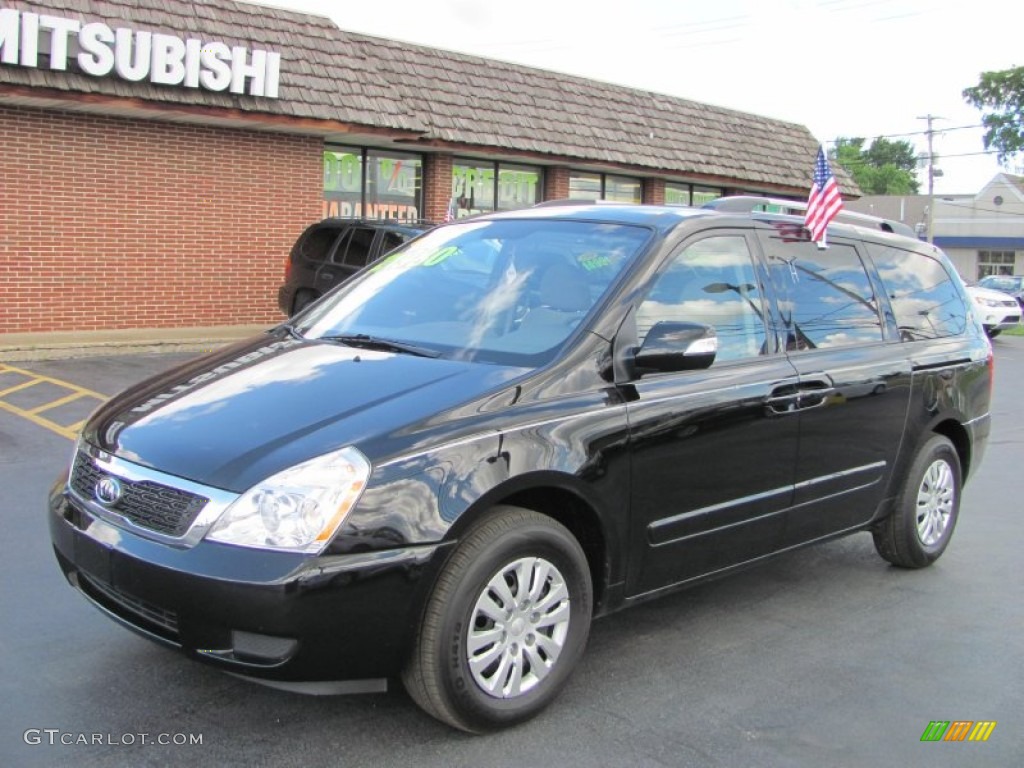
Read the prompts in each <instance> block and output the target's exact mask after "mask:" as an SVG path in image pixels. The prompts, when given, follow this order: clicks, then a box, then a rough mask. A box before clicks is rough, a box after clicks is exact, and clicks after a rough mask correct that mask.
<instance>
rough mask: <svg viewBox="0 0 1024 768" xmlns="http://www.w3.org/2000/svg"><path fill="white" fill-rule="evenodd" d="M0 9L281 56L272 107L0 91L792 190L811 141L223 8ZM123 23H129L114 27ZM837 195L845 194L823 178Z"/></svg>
mask: <svg viewBox="0 0 1024 768" xmlns="http://www.w3.org/2000/svg"><path fill="white" fill-rule="evenodd" d="M5 5H6V6H7V7H13V8H17V9H19V10H32V11H41V10H44V9H45V10H47V11H49V12H50V13H55V14H58V15H63V16H69V17H73V18H81V19H88V20H90V21H104V22H106V23H108V24H110V25H111V26H126V25H127V26H131V27H132V28H135V29H150V30H152V31H158V30H159V31H165V32H166V31H174V32H175V33H178V34H182V35H184V34H186V33H188V32H191V33H192V34H193V35H199V36H202V37H203V38H204V40H205V41H210V40H223V41H224V42H226V43H228V44H229V45H244V46H246V47H249V48H265V49H267V50H272V51H274V50H276V51H278V52H280V53H281V54H282V59H281V78H280V98H277V99H271V98H260V97H253V96H248V95H234V94H230V93H227V92H212V91H205V90H196V89H185V88H175V87H167V86H160V85H152V84H149V83H130V82H125V81H122V80H118V79H116V78H100V79H97V78H93V77H89V76H87V75H84V74H78V73H74V72H51V71H49V70H46V69H38V70H29V69H24V68H21V67H15V66H2V65H0V84H3V83H9V84H17V85H31V86H43V87H48V88H52V89H58V90H63V91H71V92H85V93H100V94H105V95H109V96H122V97H131V98H136V99H143V100H148V101H154V102H162V103H170V104H179V105H184V104H199V105H203V106H208V107H226V108H232V109H235V110H239V111H242V112H263V113H270V114H277V115H289V116H294V117H302V118H315V119H321V120H332V121H337V122H342V123H349V124H355V125H359V126H369V127H374V128H381V129H389V130H397V131H407V132H412V133H414V134H416V135H417V136H418V137H419V140H420V141H422V142H425V143H430V142H445V143H451V144H458V145H469V146H477V147H481V148H490V149H495V150H503V149H504V150H512V151H515V152H524V153H529V154H534V155H551V156H553V157H557V158H571V159H575V160H577V161H578V162H582V163H586V162H591V163H610V164H616V165H629V166H634V167H638V168H650V169H652V170H659V171H669V172H675V173H679V174H687V175H695V176H709V177H722V178H724V179H731V180H737V181H743V182H746V183H748V184H750V185H757V184H765V185H779V186H786V187H793V188H798V189H805V188H807V187H809V186H810V172H811V169H812V166H813V161H814V155H815V152H816V151H817V141H816V140H815V139H814V138H813V136H812V135H811V133H810V131H808V130H807V129H806V128H805V127H803V126H801V125H796V124H794V123H789V122H785V121H781V120H775V119H770V118H766V117H760V116H757V115H752V114H748V113H744V112H738V111H735V110H730V109H725V108H722V107H716V106H710V105H707V104H700V103H697V102H693V101H688V100H686V99H681V98H677V97H673V96H666V95H664V94H658V93H653V92H650V91H643V90H638V89H634V88H627V87H624V86H619V85H612V84H608V83H602V82H597V81H593V80H587V79H585V78H581V77H574V76H570V75H564V74H558V73H554V72H548V71H544V70H539V69H533V68H530V67H525V66H521V65H517V64H510V63H506V62H501V61H494V60H490V59H484V58H481V57H477V56H469V55H465V54H460V53H453V52H450V51H442V50H437V49H432V48H426V47H422V46H417V45H410V44H407V43H400V42H396V41H392V40H385V39H382V38H376V37H369V36H366V35H360V34H355V33H351V32H345V31H342V30H339V29H338V28H337V27H336V26H335V25H334V23H333V22H332V21H330V20H329V19H327V18H324V17H320V16H313V15H307V14H300V13H295V12H292V11H286V10H281V9H277V8H271V7H265V6H256V5H249V4H246V3H238V2H232V1H231V0H217V1H211V0H193V1H189V0H49V2H47V3H46V4H45V5H41V4H39V3H30V2H21V1H20V0H13V1H12V0H7V1H6V2H5ZM125 19H128V20H129V21H128V22H127V24H126V22H125ZM835 170H836V175H837V178H838V180H839V182H840V185H841V186H842V187H843V189H844V191H846V192H854V193H855V190H856V187H855V185H854V184H853V182H852V180H850V179H849V177H848V176H847V174H846V173H845V172H844V171H843V170H842V169H838V168H837V169H835Z"/></svg>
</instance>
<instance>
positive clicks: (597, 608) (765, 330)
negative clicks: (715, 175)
mask: <svg viewBox="0 0 1024 768" xmlns="http://www.w3.org/2000/svg"><path fill="white" fill-rule="evenodd" d="M828 239H829V244H830V245H829V248H828V250H819V249H818V248H817V247H816V246H815V245H814V244H813V243H810V242H809V241H808V240H807V235H806V232H805V231H804V230H803V229H802V227H801V225H800V222H799V220H798V219H795V218H793V217H791V216H782V215H775V214H757V213H754V214H735V213H734V214H727V213H719V212H714V211H706V210H695V209H669V208H657V207H647V206H586V205H584V206H573V207H552V208H545V207H538V208H535V209H530V210H528V211H520V212H516V213H510V214H496V215H492V216H486V217H482V218H477V219H475V220H473V221H472V222H466V223H457V224H452V225H446V226H443V227H439V228H437V229H435V230H433V231H432V232H430V233H429V234H427V235H425V236H423V237H422V238H420V239H418V240H417V241H415V242H414V243H412V244H410V245H409V246H407V247H406V248H405V249H403V250H401V251H399V252H398V253H396V254H395V255H394V256H392V257H390V258H389V259H386V260H384V261H382V262H380V263H379V264H377V265H374V266H371V267H369V268H367V269H366V270H364V271H363V272H362V273H361V274H360V275H359V276H357V277H356V278H355V279H353V280H351V281H349V282H348V283H346V285H345V286H343V287H342V288H340V289H339V290H338V291H337V292H335V293H334V294H333V295H332V296H331V297H329V298H327V299H325V300H324V301H322V302H318V303H317V304H315V305H313V306H312V307H310V308H309V309H307V310H306V311H305V312H304V313H302V314H300V315H299V316H298V317H296V318H294V319H293V321H292V322H291V324H287V325H283V326H281V327H278V328H275V329H272V330H271V331H269V332H268V333H267V334H266V335H264V336H260V337H258V338H254V339H252V340H250V341H246V342H243V343H239V344H236V345H234V346H232V347H229V348H226V349H224V350H222V351H220V352H217V353H215V354H213V355H210V356H207V357H204V358H200V359H198V360H195V361H193V362H191V363H188V364H186V365H183V366H181V367H179V368H177V369H175V370H172V371H170V372H168V373H166V374H164V375H162V376H159V377H157V378H155V379H152V380H150V381H147V382H145V383H142V384H140V385H137V386H135V387H133V388H131V389H129V390H127V391H126V392H124V393H123V394H121V395H120V396H118V397H116V398H114V399H113V400H111V401H110V402H109V403H107V404H106V405H105V406H103V407H102V408H101V409H100V410H99V411H98V412H97V413H96V414H95V415H94V416H93V417H92V418H91V419H90V420H89V422H88V424H87V425H86V427H85V428H84V431H83V433H82V436H81V440H80V443H79V446H78V450H77V454H76V459H75V462H74V465H73V467H72V469H71V471H70V474H69V476H67V477H63V478H61V480H60V481H59V483H58V484H57V485H56V486H55V488H54V490H53V492H52V495H51V498H50V528H51V532H52V537H53V543H54V548H55V550H56V553H57V558H58V560H59V561H60V565H61V567H62V569H63V570H64V572H65V574H66V575H67V577H68V579H69V580H70V582H71V583H72V585H74V586H75V587H77V588H78V589H79V590H80V591H81V592H82V593H83V594H84V595H85V596H86V597H88V598H89V599H90V600H91V601H92V602H93V603H95V604H96V605H97V606H99V607H100V608H101V609H102V610H103V611H105V612H106V613H108V614H109V615H111V616H112V617H113V618H115V619H116V620H118V621H120V622H122V623H124V624H126V625H127V626H129V627H131V628H132V629H134V630H136V631H137V632H141V633H142V634H144V635H146V636H148V637H151V638H152V639H154V640H157V641H159V642H161V643H164V644H166V645H170V646H173V647H176V648H179V649H181V650H183V651H184V652H186V653H187V654H189V655H191V656H193V657H195V658H198V659H201V660H204V661H207V662H210V663H214V664H216V665H218V666H220V667H222V668H224V669H226V670H230V671H232V672H235V673H239V674H242V675H247V676H252V677H255V678H260V679H262V680H264V681H269V682H271V683H273V684H279V685H290V686H292V687H302V686H303V685H306V684H311V681H354V682H352V683H351V685H350V686H349V688H350V689H372V688H375V687H379V686H380V685H381V681H383V680H387V679H394V678H396V677H397V676H398V675H400V674H401V675H402V676H403V680H404V682H405V684H406V687H407V688H408V689H409V691H410V693H411V694H412V695H413V697H414V698H415V699H416V700H417V701H418V702H419V703H420V704H421V705H423V706H424V707H425V708H426V709H427V710H428V711H429V712H431V713H432V714H434V715H435V716H437V717H439V718H441V719H443V720H445V721H446V722H449V723H451V724H453V725H455V726H457V727H460V728H464V729H467V730H485V729H488V728H493V727H497V726H501V725H506V724H509V723H513V722H517V721H519V720H522V719H523V718H525V717H529V716H531V715H532V714H534V713H535V712H536V711H538V710H539V709H540V708H542V707H543V706H545V705H546V704H547V703H548V702H549V701H550V699H551V698H552V697H553V696H554V695H555V694H556V693H557V691H558V689H559V688H560V687H561V685H562V684H563V683H564V682H565V679H566V677H567V676H568V674H569V672H570V671H571V669H572V666H573V663H574V662H575V660H576V659H577V658H578V656H579V654H580V652H581V651H582V648H583V645H584V644H585V640H586V636H587V628H588V627H589V622H590V618H591V616H600V615H602V614H606V613H609V612H611V611H614V610H617V609H619V608H622V607H624V606H627V605H630V604H633V603H636V602H638V601H642V600H645V599H647V598H651V597H654V596H657V595H660V594H662V593H664V592H666V591H669V590H673V589H676V588H679V587H681V586H684V585H687V584H692V583H695V582H697V581H700V580H703V579H706V578H710V577H714V576H719V575H723V574H726V573H728V572H730V571H732V570H734V569H736V568H739V567H742V566H746V565H750V564H752V563H755V562H757V561H759V560H761V559H763V558H765V557H767V556H770V555H773V554H776V553H779V552H783V551H786V550H788V549H791V548H794V547H799V546H803V545H805V544H808V543H811V542H815V541H821V540H824V539H828V538H832V537H835V536H839V535H844V534H848V533H851V532H854V531H863V530H869V531H871V532H872V533H873V535H874V537H875V543H876V546H877V548H878V550H879V553H880V554H882V556H883V557H885V558H886V559H888V560H890V561H891V562H893V563H896V564H898V565H902V566H907V567H919V566H923V565H927V564H928V563H930V562H932V561H933V560H934V559H935V558H937V557H938V556H939V555H940V554H941V553H942V551H943V549H944V548H945V546H946V544H947V543H948V541H949V536H950V535H951V533H952V529H953V525H954V524H955V521H956V516H957V514H958V509H959V495H960V487H961V483H962V481H963V479H964V478H966V477H967V476H968V475H969V473H971V472H973V470H974V468H975V467H976V466H977V464H978V462H979V461H980V460H981V456H982V453H983V448H984V446H985V441H986V438H987V436H988V431H989V400H990V385H991V364H992V358H991V347H990V345H989V343H988V341H987V339H986V338H985V336H984V333H983V332H982V330H981V328H980V326H979V325H978V324H977V322H976V320H975V319H974V318H973V316H972V313H971V312H970V311H969V309H968V300H967V299H966V298H965V296H964V291H963V286H962V284H961V283H960V282H959V279H958V278H957V277H956V275H955V272H954V271H953V270H952V268H951V267H950V266H949V265H948V263H947V261H946V260H945V257H944V256H943V255H942V254H941V252H940V251H938V250H937V249H935V248H934V247H932V246H929V245H927V244H923V243H920V242H917V241H915V240H913V239H911V238H905V237H901V236H898V235H893V234H890V233H887V232H885V231H882V228H868V227H863V226H846V225H840V224H833V225H832V226H831V227H830V229H829V235H828ZM325 477H326V478H329V479H327V480H324V479H323V478H325ZM318 483H319V485H318ZM325 489H326V490H325ZM317 494H320V495H317ZM324 494H334V495H333V496H325V495H324ZM323 499H329V503H328V502H326V501H325V502H323V503H321V501H322V500H323ZM311 500H313V501H311ZM310 504H312V506H310ZM332 510H333V511H332ZM331 515H333V517H330V516H331ZM328 518H329V519H328ZM324 520H327V522H326V523H324V522H323V521H324Z"/></svg>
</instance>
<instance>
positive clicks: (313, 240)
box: [298, 227, 341, 262]
mask: <svg viewBox="0 0 1024 768" xmlns="http://www.w3.org/2000/svg"><path fill="white" fill-rule="evenodd" d="M340 232H341V230H340V229H338V228H336V227H315V228H313V229H311V230H309V231H307V232H306V234H305V235H303V237H302V240H301V241H300V242H299V245H298V254H299V255H300V256H301V257H302V258H303V259H306V260H307V261H316V262H320V261H327V260H328V259H329V258H330V257H331V251H332V249H333V246H334V244H335V242H337V240H338V235H339V234H340Z"/></svg>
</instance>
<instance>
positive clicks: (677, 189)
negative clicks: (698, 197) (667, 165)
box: [665, 182, 690, 205]
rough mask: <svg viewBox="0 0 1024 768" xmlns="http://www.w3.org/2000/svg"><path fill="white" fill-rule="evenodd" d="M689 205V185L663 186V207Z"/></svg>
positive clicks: (667, 184) (669, 184)
mask: <svg viewBox="0 0 1024 768" xmlns="http://www.w3.org/2000/svg"><path fill="white" fill-rule="evenodd" d="M689 204H690V185H689V184H674V183H672V182H667V183H666V184H665V205H689Z"/></svg>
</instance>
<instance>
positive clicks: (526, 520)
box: [402, 506, 593, 733]
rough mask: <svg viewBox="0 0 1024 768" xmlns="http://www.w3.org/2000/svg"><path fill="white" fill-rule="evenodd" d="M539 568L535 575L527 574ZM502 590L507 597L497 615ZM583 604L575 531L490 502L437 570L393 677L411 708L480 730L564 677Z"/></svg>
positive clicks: (584, 623) (577, 640) (516, 716)
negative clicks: (402, 664)
mask: <svg viewBox="0 0 1024 768" xmlns="http://www.w3.org/2000/svg"><path fill="white" fill-rule="evenodd" d="M538 576H540V577H541V578H542V579H543V583H539V582H534V579H535V578H536V577H538ZM531 585H533V588H532V590H531V589H530V587H531ZM502 595H504V598H503V597H502ZM524 595H525V598H524ZM509 597H512V598H515V600H513V601H512V606H511V608H510V609H509V610H508V611H506V612H505V615H504V616H501V615H500V614H501V613H502V606H503V605H505V606H507V605H508V598H509ZM520 598H524V599H523V602H520V603H519V605H518V607H517V606H516V605H515V603H516V602H518V601H519V599H520ZM540 604H543V608H542V609H541V610H540V611H536V610H534V608H535V607H536V605H540ZM592 604H593V587H592V584H591V578H590V569H589V567H588V564H587V559H586V556H585V555H584V554H583V550H582V548H581V547H580V545H579V542H578V541H577V540H576V539H575V537H573V535H572V534H571V533H570V532H569V531H568V530H567V529H566V528H565V527H563V526H562V525H561V524H559V523H558V522H556V521H555V520H552V519H551V518H549V517H546V516H544V515H541V514H538V513H536V512H532V511H530V510H527V509H521V508H519V507H510V506H499V507H495V508H494V509H493V510H491V512H489V513H488V514H487V515H486V516H485V517H483V518H481V519H480V520H479V521H478V522H476V523H475V524H474V525H473V526H472V527H471V528H470V529H469V530H468V531H467V532H466V535H465V536H464V537H463V539H462V541H461V543H460V544H459V545H458V547H457V548H456V549H455V551H454V552H453V553H452V555H451V557H450V558H449V560H448V562H447V563H446V564H445V565H444V567H443V569H442V570H441V573H440V575H439V576H438V579H437V583H436V584H435V585H434V590H433V593H432V594H431V596H430V598H429V599H428V601H427V604H426V608H425V610H424V613H423V618H422V624H421V626H420V630H419V634H418V636H417V638H416V642H415V647H414V649H413V653H412V655H411V657H410V659H409V661H408V663H407V665H406V668H405V670H404V671H403V674H402V681H403V683H404V684H405V688H406V690H407V691H408V692H409V695H410V696H412V698H413V700H414V701H415V702H416V703H417V704H419V706H420V707H422V708H423V709H424V710H425V711H426V712H427V713H428V714H430V715H432V716H433V717H435V718H437V719H438V720H440V721H442V722H444V723H447V724H448V725H451V726H454V727H455V728H459V729H461V730H464V731H469V732H470V733H482V732H485V731H492V730H496V729H498V728H503V727H507V726H510V725H514V724H516V723H520V722H523V721H524V720H527V719H529V718H531V717H533V716H534V715H536V714H537V713H538V712H540V711H541V710H542V709H544V708H545V707H546V706H547V705H548V704H550V703H551V701H552V700H553V699H554V698H555V697H556V696H557V695H558V692H559V691H560V690H561V689H562V687H563V686H564V685H565V683H566V681H567V680H568V679H569V676H570V674H571V672H572V671H573V668H574V667H575V666H576V663H577V661H578V660H579V658H580V656H581V655H582V654H583V649H584V647H585V645H586V642H587V636H588V635H589V633H590V619H591V610H592ZM496 613H497V614H499V615H497V616H495V614H496ZM488 614H490V615H488ZM470 648H473V650H472V652H471V650H470ZM471 655H473V656H475V659H476V660H477V661H476V663H474V664H471V662H470V657H471Z"/></svg>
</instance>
